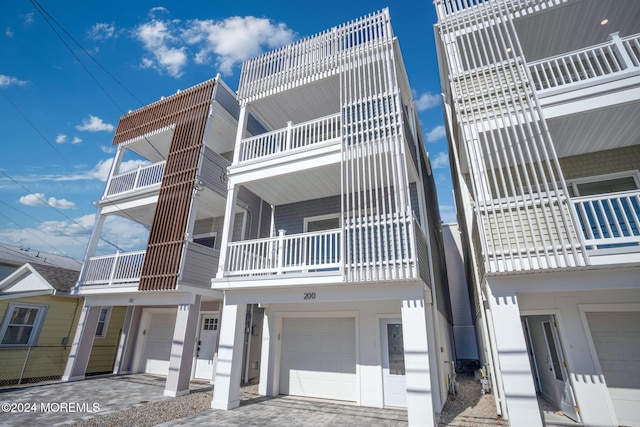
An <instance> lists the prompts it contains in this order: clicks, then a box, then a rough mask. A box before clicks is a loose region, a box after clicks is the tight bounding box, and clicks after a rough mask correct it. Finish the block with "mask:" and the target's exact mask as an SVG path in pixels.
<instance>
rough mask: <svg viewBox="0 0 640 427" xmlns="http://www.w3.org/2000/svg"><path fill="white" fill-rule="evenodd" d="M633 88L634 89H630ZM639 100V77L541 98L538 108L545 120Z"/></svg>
mask: <svg viewBox="0 0 640 427" xmlns="http://www.w3.org/2000/svg"><path fill="white" fill-rule="evenodd" d="M630 86H634V87H630ZM638 99H640V76H635V77H633V78H631V79H625V80H624V81H621V80H617V81H615V82H609V83H605V84H600V85H597V86H590V87H588V88H583V89H577V90H572V91H568V92H564V93H561V94H558V95H553V96H541V97H540V106H541V107H542V109H543V111H544V116H545V118H546V119H547V120H549V119H553V118H555V117H562V116H568V115H572V114H578V113H582V112H585V111H590V110H599V109H603V108H606V107H610V106H614V105H620V104H625V103H627V102H637V101H638Z"/></svg>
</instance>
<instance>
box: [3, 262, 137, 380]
mask: <svg viewBox="0 0 640 427" xmlns="http://www.w3.org/2000/svg"><path fill="white" fill-rule="evenodd" d="M78 275H79V272H78V271H76V270H70V269H65V268H60V267H56V266H52V265H42V264H38V263H34V262H31V263H25V264H23V265H22V266H21V267H19V268H17V270H15V271H14V272H13V273H11V274H10V275H9V276H7V277H6V278H4V279H3V280H2V281H0V319H2V321H1V323H0V366H1V367H2V369H0V386H7V385H14V384H24V383H33V382H38V381H45V380H57V379H60V377H61V376H62V374H63V372H64V368H65V365H66V363H67V357H68V355H69V350H70V348H71V340H72V339H73V336H74V334H75V329H76V326H77V324H78V318H79V316H80V312H81V311H82V298H78V297H77V296H73V295H70V291H71V290H72V289H73V286H74V285H75V283H76V281H77V280H78ZM124 313H125V307H113V308H111V307H105V308H104V309H103V310H102V312H101V313H100V321H99V322H98V327H97V329H96V338H95V339H94V344H93V348H92V354H91V358H90V359H89V365H88V368H87V374H91V373H94V374H96V373H111V372H113V364H114V361H115V357H116V350H117V345H118V340H119V336H120V332H121V327H122V323H123V320H124Z"/></svg>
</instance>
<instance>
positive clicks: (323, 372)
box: [280, 318, 358, 401]
mask: <svg viewBox="0 0 640 427" xmlns="http://www.w3.org/2000/svg"><path fill="white" fill-rule="evenodd" d="M281 355H282V356H281V363H280V393H281V394H290V395H296V396H305V397H318V398H323V399H337V400H351V401H355V400H357V387H358V381H357V378H356V322H355V319H354V318H330V319H328V318H322V319H306V318H304V319H284V321H283V325H282V345H281Z"/></svg>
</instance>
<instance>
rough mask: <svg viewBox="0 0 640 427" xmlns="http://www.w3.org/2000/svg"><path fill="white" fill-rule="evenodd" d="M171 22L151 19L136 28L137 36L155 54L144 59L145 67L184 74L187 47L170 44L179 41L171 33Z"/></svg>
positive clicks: (173, 75) (174, 75)
mask: <svg viewBox="0 0 640 427" xmlns="http://www.w3.org/2000/svg"><path fill="white" fill-rule="evenodd" d="M168 24H169V25H170V24H171V22H167V23H165V22H163V21H156V20H154V21H151V22H148V23H145V24H142V25H140V26H139V27H138V28H136V30H135V36H136V37H137V38H138V39H139V40H140V41H141V42H142V44H143V45H144V48H145V49H146V50H147V51H148V52H149V53H150V54H151V55H152V56H153V59H150V58H148V57H146V58H143V59H142V67H143V68H151V67H153V68H156V69H159V70H164V71H166V72H168V73H169V75H170V76H172V77H175V78H179V77H180V76H182V68H183V67H184V66H185V65H186V64H187V54H186V53H185V50H186V48H185V47H171V46H170V44H172V43H176V44H178V43H179V41H178V40H177V38H176V37H175V36H173V35H172V34H171V31H172V30H171V29H170V28H169V25H168Z"/></svg>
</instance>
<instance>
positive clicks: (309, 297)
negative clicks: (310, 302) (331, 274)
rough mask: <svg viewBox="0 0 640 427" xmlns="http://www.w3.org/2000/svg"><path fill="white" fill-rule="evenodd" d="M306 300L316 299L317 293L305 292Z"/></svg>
mask: <svg viewBox="0 0 640 427" xmlns="http://www.w3.org/2000/svg"><path fill="white" fill-rule="evenodd" d="M304 299H316V293H315V292H305V293H304Z"/></svg>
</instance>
